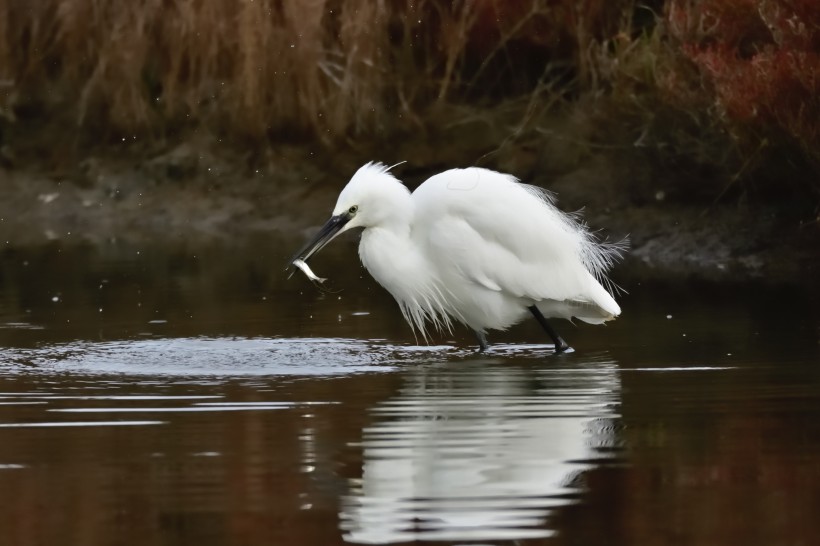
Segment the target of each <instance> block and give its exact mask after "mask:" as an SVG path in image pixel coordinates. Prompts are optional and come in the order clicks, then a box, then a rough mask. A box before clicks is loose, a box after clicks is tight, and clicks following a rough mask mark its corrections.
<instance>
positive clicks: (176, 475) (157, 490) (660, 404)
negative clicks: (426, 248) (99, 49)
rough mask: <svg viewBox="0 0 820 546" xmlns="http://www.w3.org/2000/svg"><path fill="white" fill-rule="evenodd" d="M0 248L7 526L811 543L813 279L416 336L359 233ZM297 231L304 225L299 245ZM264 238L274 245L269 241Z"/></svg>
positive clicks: (279, 538) (81, 534)
mask: <svg viewBox="0 0 820 546" xmlns="http://www.w3.org/2000/svg"><path fill="white" fill-rule="evenodd" d="M261 243H263V242H260V244H257V245H255V246H253V247H251V246H248V247H239V248H231V249H225V248H210V249H208V248H197V247H191V248H180V247H176V248H172V249H171V248H134V247H128V246H123V245H121V244H113V243H112V244H111V245H109V246H107V247H104V248H97V249H92V248H61V247H59V246H53V247H46V248H40V249H32V250H27V251H20V250H11V249H6V250H5V251H3V252H2V253H0V344H2V347H3V349H2V353H0V537H3V538H2V539H0V544H3V545H5V544H10V545H11V544H13V545H21V546H28V545H34V544H38V545H41V544H49V545H50V544H83V545H96V544H100V545H103V544H105V545H108V544H140V545H147V544H197V545H202V546H207V545H222V544H322V545H325V544H341V543H362V544H365V543H366V544H373V543H375V544H385V543H402V542H412V541H432V542H434V543H441V544H452V543H458V544H585V545H587V544H610V545H613V544H614V545H619V544H624V545H626V544H630V545H632V544H641V545H651V544H670V543H673V544H698V545H703V544H746V545H764V544H765V545H767V546H768V545H772V544H811V543H813V542H814V541H815V540H816V537H817V536H820V523H818V520H817V517H816V514H818V513H820V496H818V493H817V491H818V486H817V484H818V483H820V358H818V357H819V356H820V352H819V351H818V326H819V325H820V321H818V314H817V311H816V304H817V298H816V294H811V293H806V292H805V291H803V290H801V289H799V288H773V287H766V286H762V285H761V286H746V287H727V286H710V285H704V284H694V283H668V284H663V283H651V284H649V283H646V282H642V281H640V279H637V278H630V277H628V276H627V277H624V278H620V279H618V281H619V282H620V284H622V285H623V286H624V287H625V288H626V289H627V290H628V291H629V294H627V295H624V296H622V297H621V298H620V299H621V302H622V307H623V308H624V316H623V317H622V318H621V319H619V320H618V321H616V322H614V323H612V324H611V325H608V326H606V327H591V326H586V325H579V326H573V325H570V324H568V323H560V322H556V323H555V324H556V326H557V327H558V328H559V331H560V332H561V333H562V334H563V335H564V337H565V338H566V339H567V340H568V341H569V342H570V343H571V344H572V345H573V346H574V347H575V349H576V351H575V352H574V353H572V354H568V355H563V356H560V357H555V356H552V355H551V351H550V347H549V346H548V345H544V344H542V343H543V342H544V341H545V336H544V335H543V334H542V333H541V332H540V331H539V330H538V327H537V325H536V324H534V321H530V322H533V324H530V323H524V324H522V325H520V326H518V327H516V328H514V329H512V330H511V331H510V332H506V333H502V334H495V335H493V336H492V338H491V341H494V342H496V343H495V345H494V346H493V348H492V351H491V352H489V353H487V354H482V355H479V354H475V353H474V352H473V351H474V343H475V342H474V340H473V339H472V337H471V335H470V334H469V333H468V332H466V331H464V330H461V329H460V330H458V331H456V332H455V333H454V334H453V335H445V336H438V337H436V338H435V339H434V340H433V344H432V345H425V344H419V343H418V342H417V341H416V340H415V339H414V338H413V336H412V334H411V333H410V331H409V328H408V327H407V326H406V324H405V323H404V322H403V320H402V319H401V318H400V316H399V313H398V311H397V309H396V307H395V304H394V302H393V301H392V300H391V299H390V298H389V296H387V295H386V294H385V293H384V292H383V291H382V290H381V289H380V288H379V287H378V286H376V285H375V284H374V283H373V281H372V280H370V279H369V277H368V276H367V275H366V273H364V272H363V270H362V269H361V268H360V266H359V265H358V263H357V261H356V256H355V248H354V247H353V243H352V242H351V241H349V240H348V241H342V242H340V243H338V244H336V245H335V248H334V247H333V246H331V247H329V248H328V249H326V250H325V251H323V253H322V255H321V256H319V257H317V258H316V259H315V260H313V262H312V264H311V265H312V266H314V270H315V271H316V272H317V274H319V275H320V276H327V277H330V279H331V280H330V281H329V285H330V286H329V290H330V292H321V291H319V290H317V289H316V288H315V287H313V286H312V285H311V284H309V283H308V282H307V281H306V280H305V279H304V278H303V277H301V275H297V276H295V277H294V278H292V279H290V280H288V279H287V275H286V274H285V273H284V271H283V266H284V262H285V260H286V259H287V257H288V251H290V250H292V248H289V247H288V248H285V247H281V248H280V247H278V246H276V245H272V244H270V243H269V242H264V244H261ZM291 246H298V244H297V245H291ZM260 249H262V250H260Z"/></svg>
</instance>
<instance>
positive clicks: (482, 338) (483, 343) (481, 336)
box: [473, 330, 489, 353]
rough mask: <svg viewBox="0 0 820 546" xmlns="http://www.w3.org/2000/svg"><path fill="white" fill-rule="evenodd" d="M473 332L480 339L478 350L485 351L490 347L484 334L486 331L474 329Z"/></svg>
mask: <svg viewBox="0 0 820 546" xmlns="http://www.w3.org/2000/svg"><path fill="white" fill-rule="evenodd" d="M473 333H474V334H475V337H476V339H478V352H479V353H483V352H485V351H486V350H487V349H488V348H489V345H488V344H487V336H486V335H484V332H479V331H478V330H473Z"/></svg>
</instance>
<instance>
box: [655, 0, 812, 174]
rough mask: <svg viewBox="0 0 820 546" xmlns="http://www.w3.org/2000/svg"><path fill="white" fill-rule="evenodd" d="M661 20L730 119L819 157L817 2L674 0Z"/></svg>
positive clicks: (805, 0)
mask: <svg viewBox="0 0 820 546" xmlns="http://www.w3.org/2000/svg"><path fill="white" fill-rule="evenodd" d="M666 22H667V25H668V28H669V30H670V34H671V35H672V36H673V37H674V38H675V39H677V40H678V41H679V42H680V46H681V50H682V51H683V53H684V55H685V56H686V57H688V58H689V59H690V60H691V61H692V62H693V63H694V64H695V65H696V66H697V67H698V69H699V70H700V72H701V74H702V75H703V76H704V78H705V80H706V81H707V82H708V83H709V84H710V87H711V89H712V90H713V92H714V95H715V100H716V102H717V105H718V106H719V107H720V109H721V110H722V111H723V112H724V114H725V116H726V117H727V118H728V120H729V121H732V122H739V123H743V124H747V125H751V126H757V127H761V128H763V129H771V128H775V129H779V130H781V131H783V132H785V133H786V134H787V135H789V136H790V137H792V138H794V139H796V140H797V141H798V142H799V143H800V144H801V145H802V146H803V147H804V148H805V149H807V150H808V151H810V153H812V154H813V155H815V156H816V158H817V157H818V156H820V152H818V150H820V123H818V120H820V2H817V1H816V0H701V1H696V0H671V1H670V2H669V4H668V9H667V12H666Z"/></svg>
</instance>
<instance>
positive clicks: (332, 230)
mask: <svg viewBox="0 0 820 546" xmlns="http://www.w3.org/2000/svg"><path fill="white" fill-rule="evenodd" d="M351 218H352V216H351V215H350V214H347V213H344V214H339V215H336V216H331V217H330V219H329V220H328V221H327V222H325V225H323V226H322V228H321V229H320V230H319V232H318V233H316V235H315V236H314V237H313V239H311V240H310V241H308V242H307V243H306V244H305V246H303V247H302V248H301V249H300V250H299V252H297V253H296V254H295V255H294V256H293V258H291V259H290V261H289V262H288V268H290V267H297V268H299V269H301V270H302V271H303V272H304V273H305V275H307V277H308V278H309V279H310V280H316V281H319V282H324V281H325V279H321V278H320V277H317V276H316V275H315V274H314V273H313V271H311V270H310V268H309V267H308V265H307V261H308V260H309V259H310V258H311V256H313V255H314V254H316V253H317V252H319V251H320V250H322V249H323V248H324V247H325V246H326V245H327V244H328V243H329V242H330V241H332V240H333V239H334V238H335V237H336V236H337V235H338V234H339V233H340V232H341V231H342V229H343V228H344V227H345V225H346V224H347V223H348V222H349V221H350V219H351ZM291 275H293V271H291Z"/></svg>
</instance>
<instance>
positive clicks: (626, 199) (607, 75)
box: [0, 0, 820, 244]
mask: <svg viewBox="0 0 820 546" xmlns="http://www.w3.org/2000/svg"><path fill="white" fill-rule="evenodd" d="M818 120H820V3H818V2H816V1H815V0H648V1H647V2H645V3H638V2H635V1H634V0H472V1H466V0H465V1H458V0H456V1H452V2H444V1H441V0H381V1H371V0H132V1H129V2H121V1H119V0H73V1H69V0H39V1H37V2H29V1H24V0H2V1H0V147H2V148H0V169H3V170H0V174H2V173H3V172H5V173H6V174H7V175H8V174H9V173H11V172H13V171H17V172H19V171H20V170H21V169H26V168H29V167H30V166H31V165H34V164H36V165H37V166H38V168H39V167H41V168H42V169H44V170H45V171H46V172H51V173H57V174H56V175H54V176H57V177H67V178H68V179H78V178H79V179H82V178H83V177H84V176H85V177H86V178H88V172H89V170H93V168H91V167H89V156H94V158H93V159H94V160H95V161H97V158H98V157H105V156H106V154H107V155H108V156H111V155H112V154H114V155H116V156H118V157H120V156H122V155H123V154H124V155H127V156H128V157H131V158H132V159H133V161H132V162H134V161H141V162H142V163H144V164H145V165H147V166H148V169H149V171H150V169H151V168H153V167H152V166H155V165H156V164H157V161H159V162H160V163H162V162H163V161H165V159H163V158H166V159H167V158H168V157H169V154H170V155H171V156H174V157H177V159H175V160H173V161H170V162H168V161H166V162H165V163H167V165H165V167H164V168H165V171H163V172H164V174H165V175H167V176H168V177H169V178H170V179H172V180H175V179H179V178H186V177H192V176H193V175H194V174H193V173H194V172H195V171H196V168H197V167H196V165H192V164H191V162H186V161H187V159H186V157H182V159H179V157H178V156H180V155H182V156H185V155H186V154H185V153H184V150H183V152H179V153H178V150H179V146H180V143H183V145H185V146H187V145H190V143H192V142H193V143H196V142H202V141H203V138H204V139H205V141H207V142H209V143H211V144H209V146H210V149H211V151H213V149H214V148H218V149H230V150H233V151H234V152H235V154H234V155H229V156H227V158H228V159H227V160H226V161H228V162H229V163H231V167H230V168H228V169H223V171H230V172H232V173H233V174H234V176H235V177H236V178H237V179H239V178H241V177H246V178H247V177H248V176H249V175H250V174H252V173H257V172H260V169H261V171H262V172H263V173H267V174H268V178H275V179H276V183H278V184H279V185H282V184H291V183H292V184H297V183H299V182H300V181H303V180H304V179H305V178H311V177H313V175H314V174H315V170H312V169H316V168H315V166H314V167H299V166H298V165H294V168H295V169H296V170H300V169H301V170H300V172H301V173H304V176H301V175H300V176H292V177H291V179H288V181H283V179H281V178H277V173H278V172H280V171H281V168H280V169H279V170H276V169H271V167H270V165H271V164H272V163H276V164H277V165H280V166H281V164H282V162H287V161H290V162H291V163H294V164H298V163H300V162H301V163H308V162H313V163H316V162H317V158H319V157H324V158H329V157H339V156H345V157H349V158H351V159H349V160H340V161H335V162H334V160H327V162H326V163H325V166H326V165H328V164H330V165H334V166H336V167H339V164H340V162H341V165H343V167H339V168H337V169H336V172H335V173H334V176H333V180H334V184H335V186H334V191H335V188H336V187H338V184H340V183H341V181H340V180H339V178H340V175H339V173H340V172H343V173H344V176H341V178H342V179H344V178H346V176H347V174H349V170H350V169H352V168H353V166H354V165H356V164H358V163H360V162H361V160H367V159H371V158H380V159H384V160H385V161H391V160H395V161H399V160H403V159H407V160H409V163H408V166H407V167H405V169H407V170H406V171H405V172H404V173H403V176H405V177H407V178H408V179H410V181H411V183H412V179H413V177H414V173H416V174H417V177H418V178H420V177H421V176H423V174H426V172H429V171H430V170H433V169H436V168H443V167H450V166H459V165H461V166H463V165H465V164H479V165H485V166H489V167H496V168H500V169H503V170H507V171H510V172H513V173H515V174H517V175H519V176H521V177H523V178H527V179H529V180H534V181H536V182H538V183H546V182H547V181H549V180H557V183H558V186H559V189H560V190H561V192H562V195H563V194H564V192H566V193H568V194H569V201H570V203H574V202H576V201H577V202H578V203H584V202H589V201H590V199H593V197H595V196H596V195H597V196H598V197H599V198H601V199H602V197H601V196H611V195H612V194H613V191H614V194H617V196H620V197H612V198H611V200H612V201H613V202H612V203H610V204H611V205H612V206H631V207H635V206H638V207H640V206H643V205H647V204H653V203H654V204H657V202H660V201H666V202H673V203H676V204H688V205H692V206H694V207H695V208H696V209H697V211H698V213H699V214H701V215H704V214H706V215H708V214H709V213H710V211H713V210H714V208H715V207H716V206H720V207H734V208H737V207H738V206H753V207H756V206H765V207H773V206H774V207H776V214H775V216H777V218H778V220H777V221H776V223H780V224H782V225H785V226H786V231H785V232H783V233H785V234H789V233H791V232H789V231H788V230H793V233H797V234H798V235H799V236H800V237H805V236H806V234H807V233H808V232H811V234H812V237H814V236H815V235H816V233H817V231H818V221H817V219H818V212H820V211H819V210H818V203H820V122H818ZM203 135H207V137H203ZM123 143H125V145H124V144H123ZM185 143H187V144H185ZM197 146H198V145H197V144H193V147H194V148H196V147H197ZM294 149H301V150H304V151H303V152H292V150H294ZM282 150H286V151H285V152H283V151H282ZM287 150H291V152H288V151H287ZM219 153H223V152H219ZM174 154H176V155H174ZM197 154H198V156H199V157H200V158H202V157H203V154H202V153H201V150H198V151H195V152H194V153H193V155H197ZM194 163H195V162H194ZM200 163H201V162H200ZM590 164H598V165H599V171H601V173H603V174H605V175H606V176H605V177H604V176H603V175H602V174H600V173H599V176H597V178H596V177H595V176H592V177H590V176H572V173H575V172H577V171H579V170H584V169H589V168H590V167H589V166H590ZM200 167H202V165H200ZM322 168H324V167H322ZM322 168H319V169H317V170H322ZM209 170H210V169H209ZM66 173H68V174H66ZM72 173H74V174H72ZM77 173H79V174H77ZM151 173H152V176H155V177H156V170H154V171H151ZM539 177H543V178H539ZM567 177H568V178H567ZM593 178H595V179H596V180H598V179H602V178H606V182H602V181H601V180H598V181H597V182H596V181H593V180H592V179H593ZM562 181H563V182H562ZM604 183H608V184H610V185H611V186H612V187H613V188H614V190H612V189H606V188H602V187H601V184H604ZM562 184H563V185H562ZM0 186H2V182H0ZM573 191H575V192H577V194H578V195H579V197H578V198H577V199H575V200H574V201H573V198H572V192H573ZM619 199H621V202H615V201H618V200H619ZM592 202H593V205H594V204H595V203H594V199H593V201H592ZM600 204H601V205H605V204H606V203H600ZM766 210H767V214H768V213H769V212H770V210H769V209H768V208H767V209H766ZM742 223H743V222H742V221H741V224H742ZM635 229H636V228H634V227H632V226H624V230H625V231H632V232H633V233H634V232H635ZM638 241H640V237H638ZM761 244H764V243H761Z"/></svg>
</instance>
